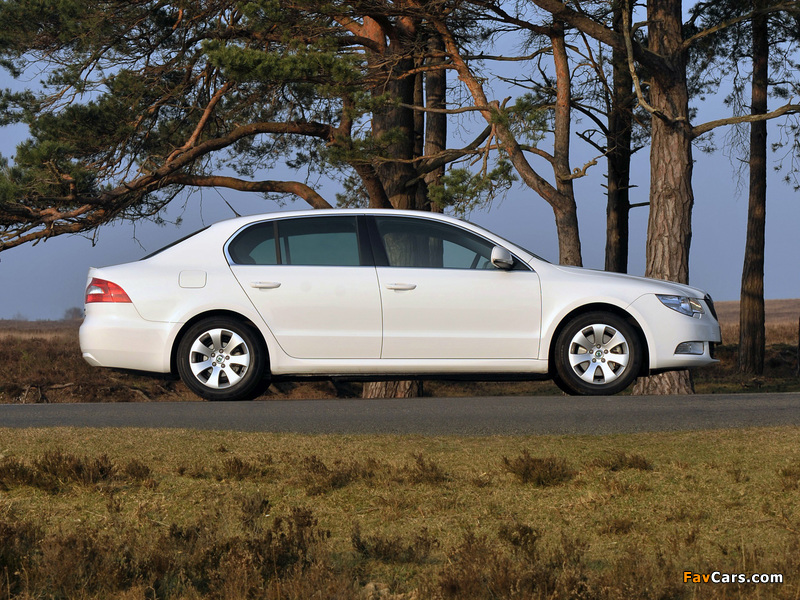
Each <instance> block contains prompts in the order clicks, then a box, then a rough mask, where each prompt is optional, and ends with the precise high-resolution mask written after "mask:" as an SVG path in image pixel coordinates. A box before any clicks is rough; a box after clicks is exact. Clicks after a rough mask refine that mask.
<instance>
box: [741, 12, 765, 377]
mask: <svg viewBox="0 0 800 600" xmlns="http://www.w3.org/2000/svg"><path fill="white" fill-rule="evenodd" d="M761 4H762V2H760V1H758V0H756V2H755V3H754V6H753V8H754V9H758V8H760V6H761ZM768 65H769V31H768V27H767V17H766V16H765V15H756V16H754V17H753V80H752V83H751V90H752V91H751V96H752V106H751V110H750V113H751V114H752V115H763V114H766V113H767V86H768V75H769V67H768ZM766 216H767V122H766V121H757V122H754V123H751V124H750V199H749V203H748V209H747V242H746V244H745V252H744V267H743V269H742V291H741V302H740V305H739V371H741V372H742V373H753V374H756V375H761V374H762V373H763V372H764V352H765V343H766V342H765V332H764V238H765V228H766Z"/></svg>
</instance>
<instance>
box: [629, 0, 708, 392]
mask: <svg viewBox="0 0 800 600" xmlns="http://www.w3.org/2000/svg"><path fill="white" fill-rule="evenodd" d="M647 20H648V23H649V27H650V30H649V36H648V39H649V42H650V50H651V51H653V52H655V53H657V54H660V55H662V56H664V57H668V58H669V61H668V62H669V63H670V65H671V68H668V69H662V70H658V71H653V72H652V73H651V74H650V105H651V106H652V107H653V108H654V109H655V110H656V111H657V112H656V114H654V115H653V117H652V138H651V147H650V218H649V220H648V223H647V263H646V268H645V276H646V277H653V278H655V279H667V280H670V281H677V282H680V283H688V282H689V246H690V244H691V239H692V223H691V219H692V206H693V204H694V194H693V193H692V146H691V139H692V131H691V126H690V124H689V93H688V88H687V82H686V59H685V55H684V54H683V52H682V51H681V47H682V42H683V36H682V22H681V0H650V1H649V3H648V7H647ZM634 393H637V394H691V393H694V386H693V384H692V379H691V375H690V373H689V372H688V371H680V372H672V373H664V374H662V375H656V376H653V377H649V378H647V379H642V380H640V381H639V382H638V383H637V384H636V387H635V389H634Z"/></svg>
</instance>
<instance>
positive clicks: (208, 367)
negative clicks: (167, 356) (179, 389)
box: [177, 317, 267, 400]
mask: <svg viewBox="0 0 800 600" xmlns="http://www.w3.org/2000/svg"><path fill="white" fill-rule="evenodd" d="M220 349H222V350H225V351H226V352H222V353H220V352H219V350H220ZM177 368H178V374H179V375H180V377H181V380H182V381H183V383H184V384H186V387H188V388H189V389H190V390H191V391H192V392H194V393H195V394H197V395H198V396H200V397H202V398H205V399H207V400H249V399H251V398H253V397H255V396H256V395H258V393H259V392H260V391H261V390H262V386H263V384H264V383H265V374H266V372H267V351H266V348H265V346H264V343H263V341H262V340H261V336H260V335H259V334H258V332H256V331H255V330H254V329H253V328H252V327H250V326H249V325H246V324H245V323H243V322H242V321H239V320H237V319H234V318H231V317H210V318H207V319H203V320H202V321H198V322H197V323H195V324H194V325H192V326H191V327H190V328H189V329H188V330H187V331H186V333H185V334H184V335H183V337H182V338H181V341H180V342H179V344H178V354H177Z"/></svg>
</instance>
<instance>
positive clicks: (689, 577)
mask: <svg viewBox="0 0 800 600" xmlns="http://www.w3.org/2000/svg"><path fill="white" fill-rule="evenodd" d="M683 582H684V583H783V575H782V574H781V573H754V574H752V575H748V574H747V573H722V572H720V571H714V572H713V573H693V572H692V571H684V572H683Z"/></svg>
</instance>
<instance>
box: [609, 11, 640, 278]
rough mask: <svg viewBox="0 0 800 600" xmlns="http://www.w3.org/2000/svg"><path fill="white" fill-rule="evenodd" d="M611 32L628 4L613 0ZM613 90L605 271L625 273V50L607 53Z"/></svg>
mask: <svg viewBox="0 0 800 600" xmlns="http://www.w3.org/2000/svg"><path fill="white" fill-rule="evenodd" d="M613 10H614V16H613V25H614V31H617V32H620V31H622V26H623V16H622V11H623V10H626V11H628V13H629V17H630V10H631V8H630V5H629V4H627V3H625V2H622V0H617V1H616V2H614V5H613ZM611 63H612V70H613V77H614V82H613V91H612V98H611V113H610V115H609V118H608V177H607V181H608V205H607V209H606V263H605V269H606V271H614V272H616V273H627V272H628V239H629V233H628V232H629V225H628V224H629V218H628V217H629V213H630V208H631V204H630V172H631V133H632V129H633V102H634V94H633V78H632V77H631V73H630V70H629V69H628V57H627V53H626V52H625V51H624V50H623V49H620V48H614V49H612V52H611Z"/></svg>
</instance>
